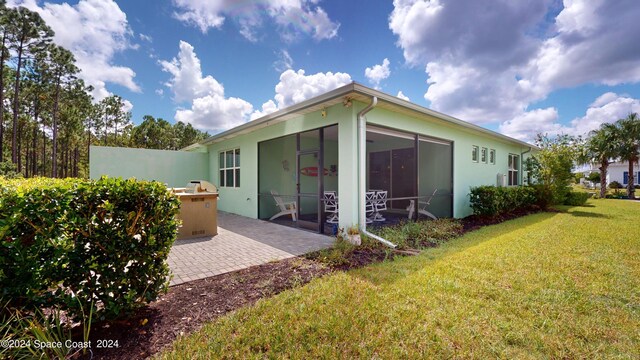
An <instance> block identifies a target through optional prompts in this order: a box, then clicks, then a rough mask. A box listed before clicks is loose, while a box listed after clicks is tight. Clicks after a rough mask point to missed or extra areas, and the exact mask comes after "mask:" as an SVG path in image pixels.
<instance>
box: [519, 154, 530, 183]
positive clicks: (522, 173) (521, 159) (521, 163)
mask: <svg viewBox="0 0 640 360" xmlns="http://www.w3.org/2000/svg"><path fill="white" fill-rule="evenodd" d="M530 152H531V146H529V150H527V151H525V152H521V153H520V176H522V185H524V169H523V168H522V167H523V166H524V154H527V153H530ZM527 185H531V184H529V182H528V181H527Z"/></svg>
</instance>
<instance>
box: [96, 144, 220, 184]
mask: <svg viewBox="0 0 640 360" xmlns="http://www.w3.org/2000/svg"><path fill="white" fill-rule="evenodd" d="M103 175H107V176H110V177H122V178H125V179H128V178H131V177H134V178H136V179H139V180H156V181H160V182H163V183H166V184H167V185H168V186H170V187H184V186H185V185H186V184H187V183H188V182H189V181H190V180H208V179H209V176H210V175H209V154H207V153H200V152H187V151H171V150H150V149H133V148H121V147H106V146H91V148H90V149H89V176H90V177H91V178H92V179H98V178H100V177H101V176H103Z"/></svg>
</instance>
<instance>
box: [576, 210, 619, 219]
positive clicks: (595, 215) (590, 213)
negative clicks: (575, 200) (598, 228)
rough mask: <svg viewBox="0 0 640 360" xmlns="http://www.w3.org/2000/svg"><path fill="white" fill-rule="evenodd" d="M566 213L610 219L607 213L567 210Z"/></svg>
mask: <svg viewBox="0 0 640 360" xmlns="http://www.w3.org/2000/svg"><path fill="white" fill-rule="evenodd" d="M567 214H571V215H573V216H577V217H591V218H600V219H611V216H609V215H604V214H599V213H593V212H587V211H567Z"/></svg>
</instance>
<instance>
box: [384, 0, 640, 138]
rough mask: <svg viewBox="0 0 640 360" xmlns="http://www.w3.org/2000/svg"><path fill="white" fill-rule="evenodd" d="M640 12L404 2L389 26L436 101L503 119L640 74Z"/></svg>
mask: <svg viewBox="0 0 640 360" xmlns="http://www.w3.org/2000/svg"><path fill="white" fill-rule="evenodd" d="M639 17H640V7H638V6H637V4H636V2H635V1H632V0H621V1H616V2H608V1H605V0H596V1H587V0H565V1H564V3H560V2H559V1H554V0H544V1H500V2H496V1H492V0H481V1H472V2H469V1H463V0H448V1H446V2H445V1H438V0H432V1H422V0H395V1H394V10H393V12H392V13H391V16H390V17H389V28H390V29H391V30H392V32H393V33H394V34H396V35H397V37H398V41H397V44H398V46H399V47H400V48H401V49H402V51H403V54H404V57H405V60H406V62H407V63H408V64H409V65H410V66H416V67H424V69H425V70H426V73H427V83H428V88H427V90H426V92H425V99H426V100H427V101H429V102H430V106H431V107H432V108H434V109H436V110H439V111H442V112H445V113H448V114H451V115H454V116H457V117H460V118H462V119H464V120H467V121H472V122H476V123H489V122H493V123H497V122H505V121H514V120H518V119H522V116H524V114H525V112H526V111H527V108H528V106H529V104H531V103H533V102H535V101H538V100H540V99H543V98H545V97H546V96H547V95H548V94H549V93H551V92H552V91H554V90H557V89H561V88H570V87H575V86H580V85H584V84H604V85H617V84H621V83H630V82H631V83H633V82H638V81H640V51H638V45H637V40H636V39H637V38H638V37H640V22H638V21H637V19H638V18H639ZM505 126H506V125H505Z"/></svg>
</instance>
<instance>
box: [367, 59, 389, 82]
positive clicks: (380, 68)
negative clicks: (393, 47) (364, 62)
mask: <svg viewBox="0 0 640 360" xmlns="http://www.w3.org/2000/svg"><path fill="white" fill-rule="evenodd" d="M389 75H391V70H389V59H387V58H385V59H384V60H382V64H377V65H374V66H372V67H368V68H366V69H364V76H365V77H366V78H367V79H368V80H369V82H370V83H372V84H373V85H374V86H375V88H376V89H377V88H378V87H379V86H380V81H382V80H384V79H386V78H388V77H389Z"/></svg>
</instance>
